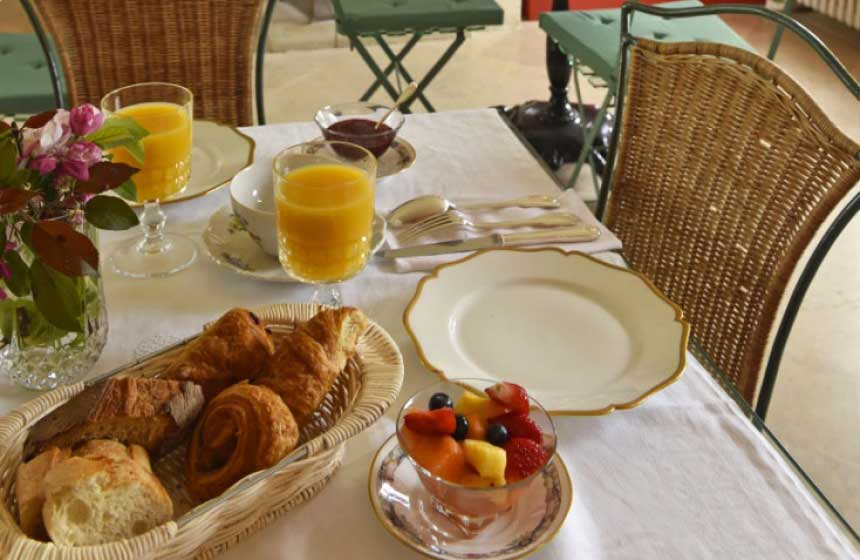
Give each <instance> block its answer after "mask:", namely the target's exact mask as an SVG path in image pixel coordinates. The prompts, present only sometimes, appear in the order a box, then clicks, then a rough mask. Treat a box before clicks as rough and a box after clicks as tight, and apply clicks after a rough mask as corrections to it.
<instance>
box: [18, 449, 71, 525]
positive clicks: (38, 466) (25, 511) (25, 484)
mask: <svg viewBox="0 0 860 560" xmlns="http://www.w3.org/2000/svg"><path fill="white" fill-rule="evenodd" d="M69 456H70V452H69V449H68V448H63V449H59V448H57V447H49V448H48V449H46V450H45V451H43V452H42V453H40V454H39V455H37V456H36V457H35V458H33V459H32V460H30V461H29V462H27V463H22V464H21V465H19V466H18V471H17V473H16V474H15V499H16V500H17V501H18V521H19V525H20V526H21V530H22V531H24V534H26V535H27V536H28V537H30V538H31V539H38V540H40V541H44V540H48V533H46V532H45V524H44V523H42V505H43V504H44V503H45V486H44V481H45V475H46V474H48V471H50V470H51V469H52V468H53V467H54V465H56V464H57V463H59V462H60V461H62V460H64V459H68V458H69Z"/></svg>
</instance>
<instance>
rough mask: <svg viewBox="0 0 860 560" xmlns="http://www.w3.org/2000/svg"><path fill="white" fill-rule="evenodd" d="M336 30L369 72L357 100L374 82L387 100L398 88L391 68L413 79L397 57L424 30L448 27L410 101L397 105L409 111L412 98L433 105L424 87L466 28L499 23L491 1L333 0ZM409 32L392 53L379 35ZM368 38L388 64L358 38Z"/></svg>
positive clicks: (373, 89) (498, 11) (500, 16)
mask: <svg viewBox="0 0 860 560" xmlns="http://www.w3.org/2000/svg"><path fill="white" fill-rule="evenodd" d="M333 2H334V9H335V17H336V19H337V30H338V32H339V33H341V34H343V35H345V36H346V37H348V38H349V42H350V46H351V47H352V48H354V49H355V50H356V51H358V54H359V55H361V58H363V59H364V62H365V63H367V66H368V67H369V68H370V71H371V72H373V75H374V76H375V78H376V79H375V80H374V82H373V83H372V84H371V85H370V87H369V88H367V91H365V92H364V95H362V96H361V100H362V101H367V100H368V99H370V96H371V95H373V94H374V93H375V92H376V90H377V89H379V88H380V87H382V88H384V89H385V91H386V92H388V95H390V96H391V98H392V99H396V98H397V96H398V95H399V90H398V88H395V87H394V85H392V83H391V82H390V81H389V76H390V75H391V74H392V72H397V75H398V77H399V76H402V77H403V79H404V80H405V82H406V83H409V82H412V81H414V80H413V78H412V76H411V75H410V73H409V71H408V70H407V69H406V68H405V67H404V65H403V60H404V59H405V58H406V55H408V54H409V52H410V51H411V50H412V49H413V48H414V47H415V45H416V44H417V43H418V41H420V40H421V38H422V37H424V36H425V35H429V34H431V33H434V32H443V33H444V32H453V33H456V37H455V38H454V41H453V42H452V43H451V45H450V46H449V47H448V49H446V50H445V52H444V53H443V54H442V56H441V58H439V60H438V61H437V62H436V63H435V64H434V65H433V66H432V67H431V68H430V70H429V71H428V72H427V74H426V75H425V76H424V77H423V78H422V79H421V80H420V81H418V90H417V92H416V94H415V96H413V98H412V100H409V101H407V102H406V103H405V104H404V105H403V106H401V110H402V111H404V112H409V107H410V106H411V104H412V102H413V101H414V100H415V99H418V100H419V101H421V103H422V104H423V105H424V108H425V109H427V110H428V111H431V112H432V111H434V108H433V105H432V104H431V103H430V101H429V100H428V99H427V97H426V96H425V95H424V90H425V89H426V88H427V86H428V85H429V84H430V82H431V81H432V80H433V78H435V77H436V75H437V74H438V73H439V71H440V70H442V68H443V67H444V66H445V64H447V63H448V61H449V60H451V57H452V56H454V53H455V52H457V49H459V48H460V45H462V44H463V42H464V41H465V40H466V31H467V30H475V29H481V28H483V27H486V26H488V25H499V24H501V23H502V20H503V19H504V12H503V11H502V8H501V7H499V5H498V4H496V3H495V2H494V1H493V0H333ZM407 34H411V35H412V36H411V37H410V38H409V39H408V40H407V41H406V44H405V45H403V47H402V48H401V50H400V52H398V53H395V52H394V51H393V50H392V49H391V47H390V46H389V45H388V43H386V41H385V39H384V36H385V35H407ZM363 37H364V38H372V39H373V40H374V41H375V42H376V43H377V44H378V45H379V47H380V48H381V49H382V52H383V53H385V56H386V57H387V58H388V60H389V63H388V65H387V66H386V67H385V69H384V70H383V69H382V68H380V67H379V65H378V64H377V63H376V61H375V60H374V59H373V57H372V56H371V55H370V53H369V52H368V50H367V48H366V47H365V45H364V43H363V42H362V38H363Z"/></svg>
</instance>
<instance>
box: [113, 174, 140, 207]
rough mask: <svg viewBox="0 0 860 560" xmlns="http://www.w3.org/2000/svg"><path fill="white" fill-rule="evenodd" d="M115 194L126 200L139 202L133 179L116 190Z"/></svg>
mask: <svg viewBox="0 0 860 560" xmlns="http://www.w3.org/2000/svg"><path fill="white" fill-rule="evenodd" d="M113 192H115V193H116V194H118V195H120V196H121V197H123V198H124V199H126V200H130V201H132V202H137V185H135V184H134V181H133V180H131V179H129V180H128V181H126V182H125V183H123V184H121V185H120V186H118V187H117V188H115V189H114V190H113Z"/></svg>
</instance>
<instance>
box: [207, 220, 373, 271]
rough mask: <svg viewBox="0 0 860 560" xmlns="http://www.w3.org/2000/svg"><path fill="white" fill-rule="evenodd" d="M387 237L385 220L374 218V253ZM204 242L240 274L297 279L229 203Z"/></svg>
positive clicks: (221, 262)
mask: <svg viewBox="0 0 860 560" xmlns="http://www.w3.org/2000/svg"><path fill="white" fill-rule="evenodd" d="M384 240H385V219H384V218H383V217H382V216H380V215H379V214H376V215H375V216H374V218H373V238H372V239H371V252H376V250H377V249H379V247H380V245H382V242H383V241H384ZM203 245H204V247H206V253H207V254H208V255H209V258H210V259H212V261H213V262H214V263H215V264H217V265H220V266H222V267H224V268H226V269H229V270H232V271H233V272H235V273H236V274H241V275H242V276H248V277H250V278H255V279H257V280H263V281H266V282H296V281H297V280H296V279H295V278H293V277H292V276H290V275H288V274H287V273H286V272H285V271H284V268H283V267H282V266H281V263H280V262H279V261H278V259H277V258H275V257H273V256H271V255H269V254H268V253H266V252H265V251H263V249H262V248H261V247H260V246H259V245H258V244H257V242H256V241H254V239H253V237H252V236H251V233H250V232H249V231H248V230H247V229H245V226H244V225H242V221H241V220H240V219H239V218H238V217H236V216H235V215H234V214H233V212H232V210H231V209H230V208H229V207H227V206H225V207H223V208H221V209H220V210H218V211H217V212H215V213H214V214H212V216H211V217H210V218H209V224H208V225H207V226H206V229H205V230H204V231H203Z"/></svg>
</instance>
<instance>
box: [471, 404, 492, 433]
mask: <svg viewBox="0 0 860 560" xmlns="http://www.w3.org/2000/svg"><path fill="white" fill-rule="evenodd" d="M487 400H489V399H487ZM466 420H468V421H469V432H468V433H467V434H466V437H467V438H468V439H486V436H487V420H486V419H485V418H481V417H480V416H478V415H477V414H475V413H472V414H467V415H466Z"/></svg>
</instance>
